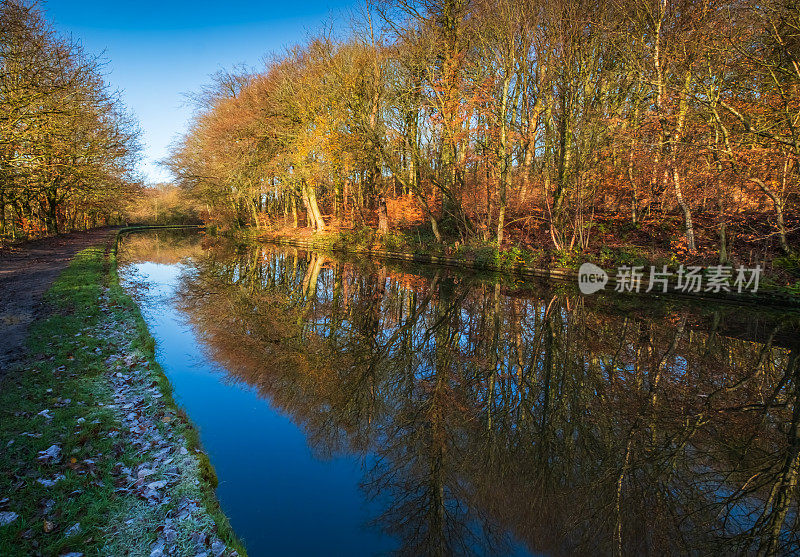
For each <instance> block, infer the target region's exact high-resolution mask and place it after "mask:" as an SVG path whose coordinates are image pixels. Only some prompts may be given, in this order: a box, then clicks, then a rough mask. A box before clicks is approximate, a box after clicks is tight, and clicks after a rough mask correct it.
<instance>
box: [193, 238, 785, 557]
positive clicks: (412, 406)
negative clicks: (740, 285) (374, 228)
mask: <svg viewBox="0 0 800 557" xmlns="http://www.w3.org/2000/svg"><path fill="white" fill-rule="evenodd" d="M194 265H195V268H194V270H193V272H192V273H188V274H187V275H186V278H185V281H184V284H183V285H182V288H181V306H182V308H183V310H184V311H185V312H186V314H187V315H188V316H189V318H190V320H191V321H192V323H193V325H194V326H195V327H196V329H197V331H198V332H199V333H200V334H201V335H202V338H203V341H204V345H205V346H206V347H207V348H208V350H209V351H210V353H211V356H212V357H213V358H214V359H215V360H217V361H218V362H219V363H221V364H222V365H223V366H224V367H225V368H227V369H228V370H229V372H230V374H231V376H232V377H234V378H238V379H239V380H242V381H245V382H247V383H248V384H250V385H254V386H256V387H257V388H258V389H259V391H260V392H261V394H262V395H263V396H264V397H265V398H267V399H269V400H270V402H271V404H272V405H274V406H275V407H278V408H280V409H282V410H283V411H285V412H287V413H288V414H290V415H291V416H292V417H293V419H294V420H295V421H296V422H297V423H300V424H302V426H303V427H304V429H305V431H306V433H307V435H308V437H309V439H310V443H311V444H312V446H313V447H314V448H315V450H316V451H317V452H318V453H319V454H320V455H322V456H325V455H333V454H339V453H348V454H350V453H355V454H359V455H361V456H362V457H363V459H364V462H365V464H366V466H365V470H366V472H365V475H364V480H363V487H364V490H365V493H366V494H367V496H369V497H371V498H374V499H376V500H377V501H379V502H380V503H381V505H383V509H384V510H383V512H382V514H380V516H377V517H375V524H376V525H377V526H378V527H380V528H382V529H384V530H385V531H386V532H388V533H390V534H392V535H394V536H396V537H397V538H398V539H399V540H400V542H401V548H400V550H399V552H400V553H402V554H413V555H419V554H429V555H452V554H495V553H506V552H519V551H520V550H521V547H522V546H524V547H525V548H527V550H528V551H530V552H546V553H551V554H568V553H569V554H571V553H581V554H616V555H629V554H671V553H680V554H684V553H699V554H706V553H712V552H713V553H756V554H759V555H774V554H786V553H792V552H796V551H800V540H799V539H798V536H799V535H800V534H798V533H799V532H800V528H798V526H799V525H798V512H797V493H798V468H800V400H799V399H798V396H800V358H799V357H798V354H800V352H798V346H797V343H798V338H797V331H798V324H797V320H796V318H792V317H785V316H784V317H780V316H775V315H769V314H764V313H759V312H756V311H749V312H748V314H747V315H746V316H745V317H743V316H742V313H741V310H737V309H736V308H717V307H714V308H710V309H709V308H695V307H690V306H687V305H683V304H680V303H677V302H659V303H658V304H656V303H651V302H645V301H644V300H641V299H637V300H631V299H620V300H613V299H608V298H595V299H589V298H582V297H580V296H576V295H575V294H574V293H572V292H571V291H568V290H566V289H563V288H554V287H551V286H547V285H543V286H541V287H540V288H537V289H535V290H519V289H515V288H513V287H509V286H503V285H501V284H499V283H492V282H486V281H481V280H478V279H475V278H469V277H463V276H460V275H457V274H454V273H451V272H446V271H442V270H427V271H424V272H422V274H416V273H413V272H409V271H408V269H406V268H402V267H392V268H389V267H387V266H385V265H381V264H373V263H360V264H357V263H355V262H352V261H347V260H339V259H335V258H333V257H330V256H326V255H321V254H316V253H308V252H303V251H297V250H294V249H286V248H271V247H261V248H253V249H249V250H242V251H240V252H239V253H225V252H224V250H212V251H209V252H207V255H205V256H204V257H200V258H196V259H195V264H194Z"/></svg>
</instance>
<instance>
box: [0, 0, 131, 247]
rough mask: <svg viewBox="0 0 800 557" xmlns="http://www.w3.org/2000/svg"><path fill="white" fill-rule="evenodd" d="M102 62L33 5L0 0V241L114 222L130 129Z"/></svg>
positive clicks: (126, 193)
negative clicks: (108, 82) (56, 27)
mask: <svg viewBox="0 0 800 557" xmlns="http://www.w3.org/2000/svg"><path fill="white" fill-rule="evenodd" d="M104 72H105V61H104V60H103V59H102V58H101V57H97V56H92V55H89V54H87V53H86V52H85V51H84V49H83V48H82V46H81V44H80V42H79V41H77V40H76V39H74V38H72V37H69V36H66V35H63V34H61V33H59V32H58V31H57V30H56V29H54V28H53V27H52V26H51V25H50V24H49V23H48V21H47V20H46V18H45V17H44V14H43V13H42V11H41V10H40V9H39V7H37V6H36V5H35V4H31V3H29V2H24V1H20V0H3V1H2V2H0V241H3V240H12V241H13V240H16V239H20V238H21V239H26V238H29V237H35V236H41V235H54V234H58V233H63V232H69V231H72V230H86V229H89V228H93V227H96V226H101V225H105V224H111V223H115V222H121V220H122V219H123V210H124V208H125V202H126V200H129V199H132V198H134V197H135V196H136V195H137V194H138V193H139V192H140V191H141V188H142V185H141V182H140V180H138V178H137V176H136V173H135V170H134V168H135V163H136V161H137V160H138V158H137V157H138V154H139V151H140V144H139V130H138V125H137V124H136V122H135V120H134V119H133V118H132V117H131V116H130V115H129V114H128V113H127V111H126V109H125V107H124V106H123V105H122V103H121V101H120V100H119V96H118V94H117V93H116V92H114V91H113V90H111V88H110V87H109V86H108V84H107V83H106V81H105V75H104Z"/></svg>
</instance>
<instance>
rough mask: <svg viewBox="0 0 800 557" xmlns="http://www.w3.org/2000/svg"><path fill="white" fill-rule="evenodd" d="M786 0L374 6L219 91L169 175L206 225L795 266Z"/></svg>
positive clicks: (799, 143) (793, 124)
mask: <svg viewBox="0 0 800 557" xmlns="http://www.w3.org/2000/svg"><path fill="white" fill-rule="evenodd" d="M799 55H800V11H799V8H798V4H797V2H794V1H793V0H790V1H788V2H787V1H786V0H769V1H768V2H766V3H761V2H751V1H750V0H745V1H744V2H737V3H735V4H734V3H732V2H730V1H726V0H710V1H708V0H703V1H699V0H619V1H605V2H600V3H597V2H585V1H582V0H556V1H552V0H548V1H539V0H534V1H531V2H516V1H512V0H473V1H466V0H440V1H432V2H427V1H426V2H416V1H414V0H387V1H385V2H384V1H378V2H375V3H372V4H370V5H369V6H368V8H367V9H366V10H364V12H363V16H362V18H361V25H360V26H357V27H356V30H355V31H354V32H353V34H352V35H351V36H349V37H347V38H346V39H342V40H335V39H333V38H331V37H327V36H322V37H318V38H315V39H313V40H311V41H309V42H308V43H307V44H305V45H302V46H298V47H295V48H293V49H292V50H290V51H288V52H287V53H286V54H285V55H283V56H281V57H276V58H273V59H272V60H271V61H270V62H269V63H268V64H267V66H266V67H265V68H264V69H263V70H261V71H258V72H247V71H233V72H221V73H219V74H217V75H216V76H215V78H214V82H213V84H212V85H211V86H209V87H208V88H207V89H206V90H205V91H203V92H202V93H200V94H199V95H198V99H199V106H200V109H199V111H198V113H197V116H196V118H195V120H194V122H193V125H192V127H191V129H190V131H189V132H188V133H187V134H186V135H185V137H183V139H182V140H181V141H180V142H178V143H177V144H176V145H175V147H174V151H173V154H172V157H171V158H170V160H169V161H168V164H169V165H170V167H171V169H172V171H173V172H174V174H175V176H176V177H177V180H178V182H179V183H180V185H181V186H182V187H183V188H185V190H186V191H188V192H190V193H191V194H192V195H193V196H194V197H195V198H197V199H199V200H202V201H203V203H207V204H208V205H209V206H210V207H211V208H212V209H211V211H210V213H211V215H210V218H211V219H212V220H213V219H216V220H218V221H220V222H225V223H231V224H235V225H254V226H256V227H262V226H268V225H276V224H277V225H279V226H287V225H288V226H295V227H297V226H301V227H302V226H304V225H306V226H308V227H310V228H312V229H313V230H316V231H323V230H325V229H326V228H331V227H334V228H336V227H365V226H366V227H372V228H374V229H375V230H376V231H377V232H378V233H385V232H386V231H390V230H395V229H398V228H407V227H409V226H417V227H419V228H418V229H419V230H425V229H427V231H429V233H430V234H431V235H432V237H433V238H435V240H434V241H436V242H440V243H441V242H447V241H458V242H473V241H474V242H484V243H488V244H490V245H495V246H496V247H498V248H501V249H502V248H507V247H508V246H509V245H510V244H512V243H513V244H522V245H525V246H528V247H533V248H546V249H549V250H552V251H554V252H557V253H562V254H563V253H570V252H579V251H584V252H585V251H591V250H598V249H600V248H601V247H603V246H608V245H615V244H616V243H618V242H619V241H620V239H621V238H622V237H623V236H624V237H625V239H624V240H623V243H625V242H627V244H630V245H634V246H635V245H641V244H652V245H653V246H656V245H658V247H659V248H661V249H662V250H666V251H668V252H670V253H672V254H675V255H677V256H679V257H700V256H702V257H706V258H709V259H712V260H717V261H719V262H722V263H727V262H731V261H735V260H738V261H749V262H752V261H754V260H756V261H761V260H763V258H764V257H766V256H767V255H768V254H769V255H782V256H784V257H788V258H790V259H791V258H796V252H797V248H796V246H797V238H798V235H797V226H798V197H797V195H798V193H800V192H799V191H798V188H799V187H800V166H799V165H798V162H799V160H800V159H799V158H798V157H799V156H800V132H799V131H798V124H800V122H799V121H798V118H799V117H800V66H798V56H799Z"/></svg>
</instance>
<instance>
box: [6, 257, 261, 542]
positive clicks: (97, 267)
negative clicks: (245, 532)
mask: <svg viewBox="0 0 800 557" xmlns="http://www.w3.org/2000/svg"><path fill="white" fill-rule="evenodd" d="M104 252H105V249H104V248H102V247H94V248H89V249H87V250H84V251H82V252H81V253H79V254H78V255H77V256H76V257H75V259H74V260H73V261H72V263H71V264H70V266H69V267H68V268H67V269H66V270H65V271H64V272H63V273H62V275H61V276H60V277H59V278H58V280H56V282H55V283H54V284H53V286H52V287H51V289H50V290H49V292H48V293H47V294H46V296H45V301H46V303H47V304H48V306H49V307H50V309H51V310H52V314H51V315H49V316H48V317H46V318H43V319H40V320H38V321H36V322H35V323H33V324H32V326H31V329H30V333H29V340H28V349H29V355H30V356H29V358H28V360H27V361H25V362H24V363H23V364H22V365H20V366H19V369H14V370H11V371H9V372H8V373H6V375H5V377H3V379H2V381H1V382H0V450H2V458H1V459H0V499H4V498H8V501H7V502H6V501H5V500H3V502H2V504H0V510H2V511H12V512H15V513H17V514H18V515H19V518H17V519H16V520H15V521H14V522H12V523H11V524H9V525H7V526H3V527H0V555H35V554H41V555H59V554H61V553H65V552H69V551H80V552H83V553H84V554H86V555H100V554H104V555H106V554H125V553H126V552H130V554H146V555H149V549H148V548H149V547H150V544H151V543H152V542H153V541H155V538H156V535H157V533H156V532H155V526H157V525H158V523H157V520H159V518H160V517H161V516H162V515H163V510H161V511H158V510H157V508H154V507H147V506H146V504H145V503H143V502H142V501H140V500H139V499H138V498H136V497H135V496H134V495H128V494H124V495H119V494H118V493H116V492H115V489H116V487H117V485H115V481H116V482H117V484H118V483H119V480H118V475H115V473H114V471H113V469H114V466H115V465H116V464H117V463H121V464H122V465H124V466H126V467H129V468H131V469H133V468H134V467H135V466H136V465H137V464H140V463H142V462H144V461H146V460H147V459H148V457H149V456H150V455H148V454H142V453H141V452H135V451H134V450H133V449H132V448H131V445H130V444H129V443H125V442H124V440H123V439H124V435H123V433H121V432H120V428H121V424H120V422H119V421H118V419H117V417H116V414H115V411H114V410H112V409H110V408H109V407H108V404H109V403H112V402H113V398H112V390H111V386H110V384H109V382H108V379H107V366H106V363H105V362H106V360H107V358H109V357H110V356H113V355H116V354H118V353H120V352H121V351H122V350H123V349H124V351H126V352H128V353H130V352H131V351H134V352H135V353H137V354H138V355H139V356H140V357H141V358H142V359H143V360H145V361H146V362H147V366H148V367H149V369H150V373H151V374H152V380H153V381H155V383H156V384H157V385H158V387H159V388H160V391H161V392H162V394H163V395H164V396H163V398H162V400H163V401H164V404H165V407H166V409H167V410H166V412H167V413H172V414H174V415H176V416H178V418H179V419H177V420H173V422H172V423H171V424H170V425H166V424H163V428H164V429H165V430H166V429H167V428H171V429H172V431H173V432H174V433H176V434H178V435H179V438H180V436H182V437H183V438H185V439H186V446H187V448H189V455H190V456H188V457H186V462H185V463H184V465H185V468H186V469H187V470H188V471H189V472H188V476H187V480H186V481H181V483H179V484H178V485H177V486H175V487H174V488H173V490H172V495H173V498H174V499H176V500H177V497H178V496H181V495H183V496H187V497H190V498H193V499H199V500H200V501H201V502H202V503H203V504H204V506H205V507H206V509H207V510H208V513H209V514H210V516H211V519H212V520H213V522H214V523H215V524H216V526H215V525H213V524H196V523H194V521H193V520H190V521H187V522H188V524H186V526H185V528H189V529H190V528H192V527H199V526H202V527H207V528H210V529H214V530H217V534H218V535H219V537H220V538H221V539H222V540H223V541H224V542H226V544H228V546H229V547H233V548H235V549H236V550H237V551H238V552H239V553H240V554H242V555H243V554H244V553H245V552H244V550H243V548H242V546H241V544H240V543H239V542H238V540H237V539H236V537H235V535H234V534H233V531H232V529H231V528H230V525H229V524H228V521H227V519H226V518H225V516H224V515H223V513H222V512H221V510H220V508H219V505H218V503H217V500H216V497H215V495H214V487H215V486H216V479H215V476H214V473H213V468H211V466H210V463H209V462H208V459H207V458H206V457H205V455H204V454H203V453H202V452H201V451H200V445H199V439H198V436H197V434H196V432H195V431H194V429H193V428H192V426H191V424H190V423H189V422H188V420H187V419H186V417H185V414H183V413H182V412H181V411H180V410H179V409H178V408H177V407H176V406H175V403H174V401H173V400H172V398H171V394H170V393H171V388H170V385H169V382H168V381H167V379H166V377H165V376H164V374H163V372H162V371H161V369H160V367H159V366H158V364H157V363H156V362H155V354H154V348H155V342H154V340H153V338H152V337H151V336H150V334H149V332H148V331H147V327H146V325H145V323H144V320H143V319H142V317H141V314H140V313H139V310H138V307H137V306H136V305H135V303H134V302H133V301H132V300H131V299H130V297H129V296H128V295H127V294H126V293H125V292H124V290H123V289H122V288H121V287H120V285H119V283H118V279H117V274H116V264H115V255H114V253H113V251H111V253H110V254H108V256H107V255H106V254H105V253H104ZM106 288H107V290H106ZM104 293H105V295H106V296H107V299H108V302H107V304H106V312H107V313H104V312H103V308H102V307H101V304H100V300H101V298H102V297H103V295H104ZM109 323H112V324H114V325H115V327H114V328H115V334H109V332H108V330H105V329H103V328H102V327H101V326H103V325H108V324H109ZM119 331H124V332H122V333H120V332H119ZM123 345H124V346H123ZM67 399H68V402H67ZM45 409H47V410H48V412H49V415H51V416H52V419H47V418H45V417H43V416H41V415H38V414H39V413H40V412H41V411H43V410H45ZM159 415H160V414H159ZM26 433H28V434H32V435H25V434H26ZM53 444H57V445H59V446H60V447H61V449H62V457H61V460H60V462H57V463H55V462H50V463H44V462H39V461H38V460H37V454H38V452H39V451H43V450H45V449H47V448H48V447H50V446H51V445H53ZM87 461H88V462H87ZM59 475H63V476H64V478H63V479H61V480H60V481H58V482H57V483H56V484H55V485H53V486H51V487H46V486H44V485H42V484H40V483H39V482H38V481H37V480H38V479H46V480H52V479H53V478H56V477H58V476H59ZM185 475H186V474H185ZM194 478H202V480H201V482H200V484H199V485H196V484H195V482H194V481H193V479H194ZM48 506H49V507H50V510H49V511H48V512H45V509H46V508H47V507H48ZM159 512H160V514H159ZM130 518H134V520H133V521H129V520H128V519H130ZM76 523H80V531H79V532H78V533H77V534H75V535H73V536H69V537H66V536H65V532H66V531H67V530H68V529H69V528H70V527H71V526H73V525H74V524H76ZM48 530H49V531H48ZM185 534H186V536H185V537H186V538H188V531H187V532H185ZM184 549H185V554H189V553H191V552H192V548H190V547H188V546H186V547H184ZM191 554H193V553H191Z"/></svg>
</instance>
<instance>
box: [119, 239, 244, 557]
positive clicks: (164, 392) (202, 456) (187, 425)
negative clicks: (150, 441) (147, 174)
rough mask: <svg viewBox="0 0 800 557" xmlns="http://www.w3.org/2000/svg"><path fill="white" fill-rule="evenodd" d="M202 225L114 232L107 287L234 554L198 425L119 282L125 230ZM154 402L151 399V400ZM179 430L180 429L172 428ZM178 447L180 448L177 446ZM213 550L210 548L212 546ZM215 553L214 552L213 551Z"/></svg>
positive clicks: (237, 546) (240, 551)
mask: <svg viewBox="0 0 800 557" xmlns="http://www.w3.org/2000/svg"><path fill="white" fill-rule="evenodd" d="M202 228H203V227H201V226H196V225H175V226H172V225H167V226H128V227H125V228H122V229H120V230H118V231H117V233H116V234H115V235H114V239H113V245H112V247H111V249H110V250H109V251H108V253H107V258H106V263H107V280H108V286H109V289H114V290H116V291H117V294H118V296H119V299H120V301H121V302H123V303H124V304H126V305H127V306H128V308H129V309H130V312H131V315H132V319H133V321H134V325H135V327H136V334H137V335H138V336H139V338H138V340H139V342H140V346H141V348H142V350H143V352H144V355H145V357H146V358H147V362H148V364H149V366H148V367H149V369H150V372H151V374H153V375H154V376H155V383H156V385H154V386H155V387H156V388H157V389H158V391H159V393H160V394H161V396H160V397H159V401H158V402H162V403H163V405H164V406H165V407H166V408H169V409H171V410H172V411H173V412H174V413H175V415H176V416H177V417H178V419H177V420H175V421H174V422H173V425H172V428H173V430H174V432H175V433H176V435H177V436H182V437H183V438H184V441H185V442H184V446H185V447H186V449H187V451H188V452H189V453H190V454H192V455H193V456H194V457H195V458H196V459H197V468H196V472H197V473H196V474H194V476H195V477H194V478H192V480H194V481H196V482H197V485H198V486H199V488H200V490H201V495H202V498H201V503H202V505H203V507H204V508H205V510H206V512H207V513H208V515H209V516H210V517H211V519H212V520H213V522H214V524H215V526H216V529H217V534H218V535H219V537H220V538H221V539H222V541H223V542H225V544H226V546H228V548H229V549H233V554H234V555H239V556H246V555H247V551H246V548H245V546H244V544H243V542H242V541H241V540H240V539H239V538H238V536H237V535H236V533H235V531H234V530H233V527H232V526H231V524H230V521H229V519H228V517H227V516H226V515H225V513H224V512H223V511H222V508H221V506H220V503H219V500H218V499H217V496H216V487H217V484H218V478H217V475H216V471H215V470H214V467H213V465H212V464H211V461H210V460H209V458H208V455H207V453H206V451H205V450H204V449H203V447H202V443H201V441H200V435H199V432H198V430H197V427H196V426H195V425H194V424H193V423H192V421H191V418H189V416H188V414H187V413H186V412H185V411H184V410H183V409H182V408H181V407H180V405H179V404H178V403H177V401H175V399H174V397H173V396H172V384H171V383H170V382H169V379H168V378H167V376H166V374H165V373H164V370H163V369H162V367H161V365H160V364H159V363H158V361H157V360H156V341H155V339H154V337H153V336H152V335H151V334H150V331H149V329H148V328H147V323H146V322H145V320H144V317H143V316H142V313H141V310H140V308H139V306H138V304H136V302H135V301H134V300H133V299H132V298H131V297H130V295H129V294H128V293H127V292H126V291H125V289H124V288H123V287H122V285H121V284H120V282H119V274H118V257H117V256H118V249H119V242H120V239H121V238H122V237H123V236H124V235H125V234H128V233H131V232H140V231H145V230H179V229H197V230H201V229H202ZM153 402H157V401H155V400H151V403H153ZM175 430H182V431H175ZM179 450H180V449H179ZM212 552H213V548H212ZM213 554H214V555H216V553H213Z"/></svg>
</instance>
